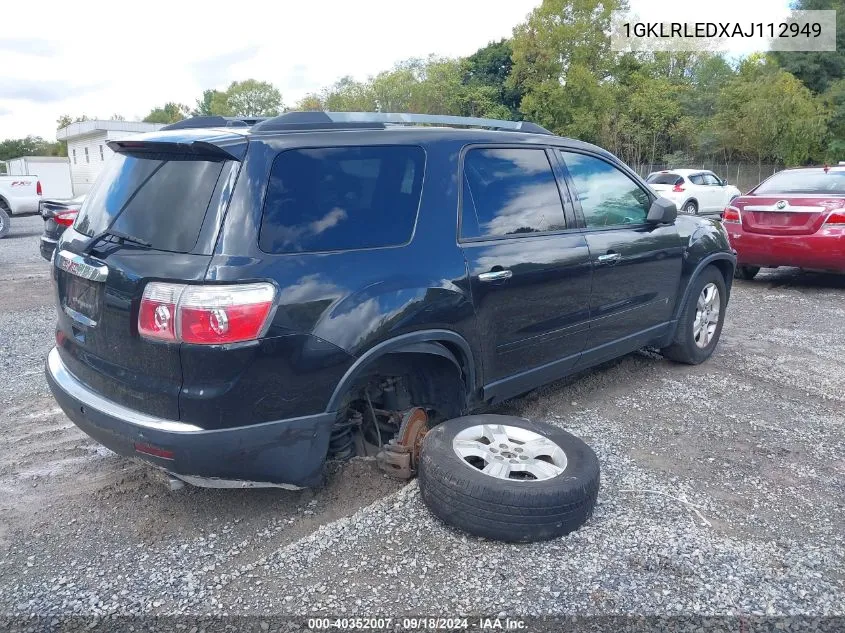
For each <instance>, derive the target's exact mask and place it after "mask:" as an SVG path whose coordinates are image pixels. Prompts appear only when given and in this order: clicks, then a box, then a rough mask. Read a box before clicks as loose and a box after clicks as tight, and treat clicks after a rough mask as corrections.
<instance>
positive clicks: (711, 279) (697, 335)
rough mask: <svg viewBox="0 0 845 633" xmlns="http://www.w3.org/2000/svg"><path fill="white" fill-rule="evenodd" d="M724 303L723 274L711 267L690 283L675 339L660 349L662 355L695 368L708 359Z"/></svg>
mask: <svg viewBox="0 0 845 633" xmlns="http://www.w3.org/2000/svg"><path fill="white" fill-rule="evenodd" d="M726 300H727V291H726V290H725V279H724V278H723V277H722V273H720V272H719V271H718V270H716V269H715V268H714V267H712V266H709V267H707V268H705V269H704V270H703V271H702V272H701V274H700V275H699V276H698V277H697V278H695V279H694V280H693V281H692V288H690V293H689V296H688V297H687V303H686V305H685V306H684V308H683V310H682V311H681V316H680V318H679V319H678V329H677V330H676V331H675V340H674V341H673V342H672V344H671V345H670V346H669V347H665V348H663V349H662V350H661V352H662V354H663V356H665V357H666V358H668V359H670V360H673V361H675V362H678V363H686V364H687V365H698V364H699V363H703V362H704V361H705V360H707V359H708V358H710V355H711V354H712V353H713V350H714V349H716V344H717V343H718V342H719V336H721V334H722V325H723V324H724V322H725V305H726V304H725V302H726Z"/></svg>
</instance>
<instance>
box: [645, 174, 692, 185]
mask: <svg viewBox="0 0 845 633" xmlns="http://www.w3.org/2000/svg"><path fill="white" fill-rule="evenodd" d="M683 181H684V179H683V178H681V177H680V176H679V175H678V174H650V175H649V177H648V178H646V182H647V183H649V184H650V185H679V184H681V183H682V182H683Z"/></svg>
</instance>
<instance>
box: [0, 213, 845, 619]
mask: <svg viewBox="0 0 845 633" xmlns="http://www.w3.org/2000/svg"><path fill="white" fill-rule="evenodd" d="M40 225H41V220H40V219H39V218H15V219H14V220H13V225H12V231H13V234H12V236H10V238H7V239H5V240H2V241H0V373H2V383H0V435H2V437H3V439H4V441H3V443H2V444H0V614H2V613H6V614H9V615H19V616H23V615H28V614H39V615H48V614H49V615H53V614H82V615H88V616H91V615H98V616H105V615H109V614H180V613H185V614H192V615H199V614H209V613H211V614H255V615H260V616H264V615H268V614H296V615H303V616H307V615H312V614H326V615H353V614H355V615H364V616H367V615H374V614H390V615H394V616H398V615H400V614H423V615H444V616H447V615H457V614H487V615H491V616H495V615H498V614H502V615H505V614H507V615H513V616H517V615H519V616H528V615H560V614H566V615H569V614H582V615H583V614H596V615H606V614H621V615H630V614H640V615H685V616H690V615H713V614H716V615H748V616H754V615H770V616H773V615H778V616H781V615H814V616H829V615H840V616H841V615H845V542H843V541H844V540H845V440H843V437H845V436H843V424H844V423H845V406H844V405H843V402H845V364H843V363H842V360H841V359H842V358H843V357H845V339H843V338H842V335H841V324H842V322H843V317H845V301H843V299H845V277H838V278H837V277H832V276H824V275H813V274H801V273H799V272H798V271H794V270H777V271H769V272H765V273H763V274H761V275H760V276H759V277H758V279H757V280H755V281H753V282H739V281H738V282H737V283H736V285H735V291H734V294H733V297H732V300H731V304H730V306H729V309H728V318H727V321H726V324H725V328H724V332H723V337H722V342H721V344H720V347H719V348H718V350H717V352H716V354H715V355H714V357H713V358H712V359H711V360H710V361H708V362H707V363H705V364H703V365H701V366H698V367H687V366H679V365H674V364H672V363H669V362H667V361H665V360H663V359H662V358H660V357H659V356H657V355H655V354H653V353H649V352H639V353H637V354H633V355H630V356H628V357H626V358H624V359H621V360H619V361H616V362H614V363H611V364H608V365H605V366H603V367H601V368H599V369H597V370H595V371H592V372H589V373H587V374H585V375H582V376H579V377H577V378H575V379H568V380H566V381H562V382H559V383H556V384H554V385H551V386H548V387H545V388H543V389H542V390H538V391H535V392H533V393H532V394H529V395H527V396H524V397H523V398H520V399H517V400H514V401H511V402H510V403H507V404H506V405H504V406H502V407H500V408H498V409H497V411H496V412H499V413H513V414H518V415H524V416H527V417H534V418H536V419H540V420H546V421H548V422H551V423H553V424H559V425H561V426H563V427H565V428H566V429H568V430H569V431H571V432H573V433H575V434H576V435H579V436H580V437H582V438H584V439H585V440H586V441H587V442H588V443H590V444H591V445H592V446H593V448H594V449H595V451H596V453H597V454H598V457H599V459H600V462H601V466H602V490H601V492H600V495H599V505H598V506H597V508H596V512H595V515H594V516H593V518H592V519H591V520H590V521H589V522H588V523H587V524H586V525H585V526H584V527H583V528H582V529H581V530H579V531H577V532H575V533H573V534H571V535H569V536H567V537H564V538H561V539H557V540H555V541H551V542H548V543H539V544H531V545H506V544H500V543H493V542H487V541H482V540H479V539H476V538H473V537H469V536H466V535H463V534H460V533H458V532H456V531H454V530H452V529H451V528H449V527H446V526H445V525H443V524H442V523H441V522H439V521H438V520H437V519H435V518H433V517H432V516H431V515H430V514H429V513H428V512H427V510H426V508H425V507H424V506H423V505H422V503H421V501H420V498H419V493H418V488H417V485H416V483H414V482H412V483H410V484H408V485H405V486H401V485H400V484H397V483H395V482H393V481H390V480H388V479H386V478H385V477H384V476H382V475H381V474H379V473H378V471H377V469H376V468H375V467H374V464H373V463H372V462H371V461H367V460H354V461H353V462H351V463H349V464H347V465H346V466H344V467H342V468H337V469H335V471H334V472H333V473H332V475H331V476H330V477H329V480H328V483H327V484H326V486H325V487H324V488H322V489H319V490H314V491H303V492H288V491H280V490H252V491H226V490H201V489H195V488H190V487H189V488H186V489H185V490H182V491H179V492H175V493H172V492H169V491H168V490H167V489H166V488H165V486H164V485H163V480H162V479H161V477H160V476H159V475H158V473H156V472H155V471H154V470H152V469H150V468H147V467H146V466H143V465H140V464H137V463H135V462H132V461H129V460H125V459H122V458H118V457H116V456H114V455H113V454H111V453H109V452H108V451H107V450H105V449H102V448H100V447H98V446H97V445H96V444H95V443H94V442H92V441H91V440H89V439H88V438H87V437H86V436H85V435H83V434H82V433H81V432H79V431H77V429H76V428H75V427H74V426H73V425H72V424H71V423H70V422H69V421H68V420H67V419H66V418H65V417H64V416H63V415H62V413H61V411H60V410H59V409H58V408H57V407H56V405H55V403H54V402H53V400H52V399H51V398H50V397H49V395H48V393H47V391H46V387H45V384H44V380H43V377H42V376H41V364H42V362H43V361H42V359H43V357H44V356H45V354H46V352H47V351H48V350H49V348H50V346H51V340H52V311H53V308H52V305H51V302H52V299H51V297H50V288H49V283H48V282H47V281H46V271H47V264H46V262H43V261H42V260H40V257H39V256H38V253H37V239H38V238H37V235H38V234H39V233H40ZM189 628H190V627H188V628H186V631H188V630H189ZM268 628H269V627H268ZM260 630H266V629H264V628H263V627H262V628H261V629H260ZM195 633H196V632H195Z"/></svg>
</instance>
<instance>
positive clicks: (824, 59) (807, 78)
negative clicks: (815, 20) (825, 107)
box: [772, 0, 845, 93]
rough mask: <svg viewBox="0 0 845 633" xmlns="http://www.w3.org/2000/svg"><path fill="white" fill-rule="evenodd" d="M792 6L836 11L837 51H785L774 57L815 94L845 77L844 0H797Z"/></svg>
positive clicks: (801, 9) (808, 9)
mask: <svg viewBox="0 0 845 633" xmlns="http://www.w3.org/2000/svg"><path fill="white" fill-rule="evenodd" d="M792 8H793V9H796V10H799V11H813V10H824V9H834V10H836V17H837V20H836V51H834V52H830V51H828V52H807V51H805V52H796V53H793V52H783V51H778V52H775V53H773V54H772V55H773V57H774V58H775V59H776V60H777V61H778V63H779V64H780V65H781V66H782V67H783V69H784V70H786V71H788V72H790V73H792V74H793V75H795V76H796V77H798V79H800V80H801V81H802V82H803V83H804V85H805V86H807V88H809V89H810V90H812V91H813V92H816V93H821V92H824V91H825V90H827V89H828V88H829V87H830V85H831V84H832V83H834V82H836V81H838V80H840V79H842V78H843V77H845V0H796V1H795V2H794V3H793V7H792Z"/></svg>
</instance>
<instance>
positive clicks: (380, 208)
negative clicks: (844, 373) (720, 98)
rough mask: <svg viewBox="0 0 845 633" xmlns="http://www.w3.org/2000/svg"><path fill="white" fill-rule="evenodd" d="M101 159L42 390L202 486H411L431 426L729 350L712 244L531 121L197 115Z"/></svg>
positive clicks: (71, 251) (79, 419)
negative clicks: (629, 369)
mask: <svg viewBox="0 0 845 633" xmlns="http://www.w3.org/2000/svg"><path fill="white" fill-rule="evenodd" d="M210 124H211V125H216V126H218V127H214V128H213V129H203V128H207V127H208V126H209V125H210ZM227 124H229V125H230V126H229V127H219V126H225V125H227ZM413 124H420V125H413ZM449 126H452V127H449ZM454 126H458V129H455V127H454ZM477 127H481V128H485V129H475V128H477ZM491 128H492V129H491ZM109 146H110V147H111V149H112V150H113V151H114V152H115V155H114V157H113V158H112V159H111V161H110V162H109V163H108V166H107V167H106V169H105V170H104V171H103V172H102V173H101V175H100V177H99V178H98V179H97V182H96V184H95V185H94V187H93V189H92V190H91V191H90V192H89V194H88V199H87V200H86V202H85V204H84V205H83V207H82V210H81V211H80V212H79V217H78V218H77V220H76V222H75V223H74V224H73V226H72V227H70V228H68V229H67V230H66V231H65V232H64V234H63V235H62V237H61V239H60V240H59V243H58V245H57V247H56V249H57V250H56V254H55V257H54V258H53V259H54V264H53V266H52V267H51V274H52V276H53V278H54V280H55V285H54V288H55V292H56V294H57V297H56V299H57V307H58V310H57V313H58V314H57V316H58V323H57V328H56V347H55V348H54V349H53V350H52V351H51V352H50V353H49V355H48V359H47V363H46V374H47V381H48V383H49V385H50V388H51V389H52V392H53V394H54V396H55V398H56V400H57V401H58V403H59V405H60V406H61V407H62V409H63V410H64V411H65V413H66V414H67V415H68V416H69V417H70V419H71V420H73V421H74V423H76V424H77V425H78V426H79V427H80V428H81V429H82V430H83V431H85V432H86V433H88V434H89V435H90V436H92V437H93V438H94V439H96V440H97V441H99V442H101V443H102V444H104V445H106V446H108V447H109V448H111V449H112V450H114V451H116V452H117V453H120V454H122V455H126V456H135V457H139V458H142V459H144V460H146V461H148V462H150V463H152V464H154V465H156V466H158V467H160V468H163V469H165V470H167V471H169V472H171V473H173V474H174V476H177V477H179V478H181V479H184V480H185V481H188V482H190V483H196V484H200V485H212V486H213V485H237V486H242V485H243V482H244V481H251V482H258V483H261V484H267V483H273V484H284V485H288V486H313V485H316V484H318V483H319V482H320V481H321V479H322V474H323V463H324V461H325V460H326V458H327V457H331V458H338V459H342V458H346V457H351V456H352V455H353V454H355V453H356V452H357V453H358V454H364V453H365V452H366V446H367V444H373V445H375V449H374V450H375V451H379V450H382V453H379V454H380V455H382V454H384V455H386V457H385V462H386V463H393V462H390V461H389V459H388V457H389V455H388V453H390V454H392V455H393V457H392V459H395V460H396V462H397V463H398V462H399V461H401V460H405V462H404V466H403V468H407V466H408V462H407V459H408V455H409V454H410V453H411V452H412V451H415V450H416V447H418V445H419V441H416V440H420V439H421V434H422V432H423V431H424V430H425V429H426V428H427V426H426V425H427V424H428V422H429V421H432V422H438V421H442V420H446V419H450V418H453V417H455V416H457V415H460V414H461V413H464V412H467V411H472V410H476V409H479V408H481V407H484V406H487V405H490V404H495V403H498V402H502V401H503V400H506V399H508V398H511V397H513V396H516V395H518V394H521V393H524V392H526V391H530V390H532V389H535V388H537V387H539V386H540V385H543V384H546V383H548V382H551V381H553V380H557V379H559V378H561V377H563V376H566V375H569V374H572V373H574V372H578V371H581V370H584V369H586V368H588V367H591V366H593V365H596V364H599V363H602V362H605V361H607V360H610V359H612V358H615V357H619V356H622V355H624V354H628V353H630V352H633V351H635V350H637V349H639V348H640V347H643V346H649V345H650V346H655V347H657V348H659V349H661V350H662V351H663V354H664V355H665V356H667V357H668V358H670V359H672V360H674V361H677V362H683V363H690V364H697V363H701V362H703V361H705V360H706V359H707V358H709V357H710V355H711V354H712V353H713V351H714V349H715V348H716V345H717V342H718V340H719V335H720V332H721V329H722V324H723V321H724V318H725V310H726V306H727V303H728V298H729V292H730V288H731V283H732V281H733V275H734V265H735V261H736V258H735V256H734V254H733V252H732V251H731V248H730V244H729V243H728V239H727V235H726V234H725V230H724V228H723V226H722V225H721V224H720V223H719V222H716V221H712V220H707V219H704V218H696V217H688V216H680V217H679V216H677V209H676V207H675V205H674V203H672V202H671V201H669V200H665V199H663V198H660V197H658V196H657V195H656V194H655V193H654V191H652V190H651V189H649V187H648V186H647V185H646V184H645V182H643V180H642V179H641V178H640V177H639V176H637V175H636V174H635V173H634V172H633V171H632V170H631V169H630V168H628V167H627V166H626V165H625V164H624V163H622V162H621V161H620V160H619V159H618V158H616V157H615V156H613V155H612V154H610V153H609V152H607V151H605V150H603V149H601V148H598V147H596V146H594V145H590V144H588V143H583V142H580V141H577V140H572V139H566V138H561V137H558V136H555V135H553V134H551V133H550V132H548V131H547V130H545V129H543V128H542V127H540V126H538V125H535V124H532V123H529V122H526V121H521V122H514V121H495V120H489V119H471V118H464V117H439V116H429V115H412V114H389V113H339V112H331V113H326V112H288V113H285V114H283V115H281V116H279V117H275V118H272V119H269V120H267V121H264V122H261V123H258V124H257V125H253V124H252V123H244V122H240V127H234V126H233V125H232V124H231V123H230V122H229V121H227V120H226V119H223V118H222V117H217V118H215V117H201V118H199V120H196V121H194V120H192V119H186V120H185V121H180V122H179V123H175V124H172V125H171V126H169V128H165V129H164V130H162V131H160V132H153V133H149V134H144V135H140V136H133V137H132V138H130V139H127V140H125V141H111V142H110V143H109ZM456 211H458V213H456ZM409 416H410V417H409ZM394 440H395V441H396V442H401V443H402V444H401V446H398V448H399V449H405V450H404V451H403V450H398V449H397V450H395V451H393V450H391V449H390V446H393V447H397V444H395V443H394V444H391V442H392V441H394ZM548 446H549V445H548V444H546V445H545V447H546V450H547V449H548ZM517 452H518V451H517ZM370 454H372V452H370ZM538 454H539V453H538ZM542 455H544V456H547V455H546V454H545V453H542ZM484 456H486V458H488V459H491V457H490V454H488V453H483V454H478V455H476V457H477V459H475V460H470V461H467V462H466V467H467V468H478V469H479V471H481V468H482V466H483V465H484V464H485V457H484ZM536 456H537V455H532V459H533V458H534V457H536ZM469 457H470V455H469V454H467V459H468V460H469ZM512 461H514V462H516V461H518V460H517V458H516V457H513V458H512ZM532 465H533V466H535V467H537V468H544V466H543V465H539V466H538V465H537V464H535V463H534V462H532ZM490 466H491V468H492V464H491V465H490ZM503 466H504V467H503V468H501V469H500V470H498V471H497V472H499V473H500V475H501V478H503V479H507V478H509V474H511V473H512V474H514V475H515V476H518V475H520V474H521V475H522V476H524V477H527V476H528V474H531V472H530V471H529V472H528V473H526V471H525V469H524V468H522V466H520V465H519V464H516V466H515V467H512V466H511V465H510V462H509V463H508V464H507V465H503ZM483 472H484V474H485V475H486V474H490V473H491V472H492V471H488V470H486V469H485V470H484V471H483ZM549 472H550V471H548V470H546V471H545V473H546V475H548V474H549ZM551 472H552V473H554V472H562V470H561V469H560V468H558V470H557V471H554V470H552V471H551ZM536 474H537V477H536V479H542V477H544V476H546V475H544V474H543V473H542V472H539V471H538V472H537V473H536ZM491 476H493V475H492V474H491ZM515 478H516V477H514V479H515ZM221 480H223V481H221Z"/></svg>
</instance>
